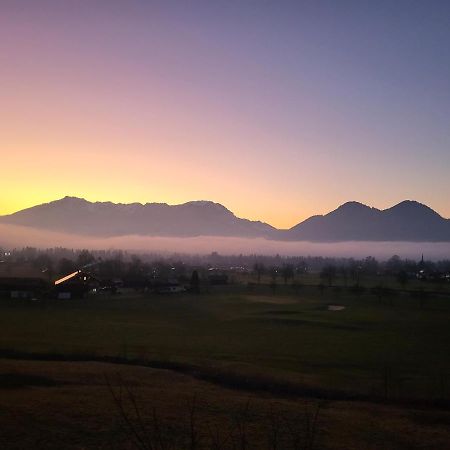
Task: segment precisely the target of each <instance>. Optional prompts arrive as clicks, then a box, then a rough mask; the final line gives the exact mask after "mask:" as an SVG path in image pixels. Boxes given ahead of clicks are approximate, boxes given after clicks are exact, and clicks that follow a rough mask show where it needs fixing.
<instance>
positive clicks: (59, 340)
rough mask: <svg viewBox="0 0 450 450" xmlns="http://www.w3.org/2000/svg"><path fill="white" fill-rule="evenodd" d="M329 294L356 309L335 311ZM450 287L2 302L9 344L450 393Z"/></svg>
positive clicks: (361, 389) (219, 291)
mask: <svg viewBox="0 0 450 450" xmlns="http://www.w3.org/2000/svg"><path fill="white" fill-rule="evenodd" d="M328 305H342V306H345V310H341V311H329V310H328ZM449 319H450V297H447V296H440V295H429V296H428V297H427V298H426V300H419V299H418V298H417V296H414V295H410V294H407V293H397V294H395V295H390V296H389V297H386V298H384V297H383V298H379V297H377V296H376V295H374V294H372V293H370V292H369V291H368V290H366V291H365V292H363V293H358V292H353V291H351V289H344V288H340V289H339V288H338V289H336V288H326V289H324V290H323V292H321V290H319V289H318V288H317V287H313V286H305V285H304V286H302V287H300V288H295V287H293V286H290V285H287V286H284V285H278V286H277V287H276V288H275V289H274V288H271V287H270V286H268V285H260V286H259V285H244V284H238V285H230V286H223V287H209V288H208V289H207V290H205V289H204V290H203V292H201V293H200V294H198V295H194V294H187V293H186V294H176V295H156V294H137V293H136V294H122V295H117V296H114V297H109V298H106V297H100V296H98V297H90V298H86V299H83V300H76V301H55V300H53V301H47V302H44V303H42V302H34V303H21V302H17V301H12V300H2V301H1V303H0V342H1V348H2V349H3V350H8V351H11V350H14V351H21V352H32V353H39V354H53V355H55V354H59V355H64V354H66V355H74V354H75V355H81V356H82V355H85V356H86V357H87V358H95V357H102V356H104V355H108V356H111V357H118V358H122V359H133V358H138V359H139V360H141V361H153V362H154V361H157V362H162V363H174V362H177V363H181V364H189V365H194V366H195V367H197V368H198V370H199V371H200V372H201V371H202V370H207V371H209V373H210V372H211V371H216V373H218V374H219V375H218V376H217V377H216V378H217V379H220V374H224V377H226V375H227V374H228V375H230V374H233V375H236V376H242V377H244V378H246V379H252V377H254V378H255V379H256V378H259V379H261V378H263V380H265V381H270V380H273V382H274V383H278V384H283V383H289V384H292V385H296V386H300V387H303V388H304V389H306V390H307V389H312V390H319V392H321V390H322V391H323V393H324V395H326V393H327V392H328V393H330V392H331V393H340V394H342V393H344V394H349V395H350V394H353V395H362V396H368V397H371V398H372V397H373V398H385V399H386V398H388V399H422V400H426V401H431V400H433V401H434V400H448V399H449V395H450V382H449V381H450V379H449V377H450V358H449V355H450V327H449V326H448V324H449Z"/></svg>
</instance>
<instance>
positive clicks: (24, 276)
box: [0, 264, 50, 299]
mask: <svg viewBox="0 0 450 450" xmlns="http://www.w3.org/2000/svg"><path fill="white" fill-rule="evenodd" d="M49 287H50V284H49V282H48V275H47V273H46V271H45V270H44V271H42V270H39V269H37V268H35V267H32V266H30V265H28V264H14V265H9V264H1V265H0V297H3V298H13V299H35V298H41V297H42V296H43V295H44V294H45V293H46V292H47V291H48V290H49Z"/></svg>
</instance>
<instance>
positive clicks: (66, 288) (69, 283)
mask: <svg viewBox="0 0 450 450" xmlns="http://www.w3.org/2000/svg"><path fill="white" fill-rule="evenodd" d="M99 286H100V282H99V280H97V279H96V278H95V277H93V276H92V275H90V274H88V273H87V272H84V271H83V270H77V271H75V272H72V273H70V274H68V275H66V276H64V277H62V278H60V279H58V280H56V281H55V283H54V291H55V293H56V297H57V298H58V299H61V300H66V299H71V298H82V297H85V296H86V295H87V294H88V293H89V292H96V291H97V289H98V288H99Z"/></svg>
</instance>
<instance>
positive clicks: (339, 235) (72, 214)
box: [0, 197, 450, 242]
mask: <svg viewBox="0 0 450 450" xmlns="http://www.w3.org/2000/svg"><path fill="white" fill-rule="evenodd" d="M0 223H7V224H14V225H21V226H26V227H32V228H38V229H45V230H51V231H61V232H66V233H71V234H78V235H88V236H98V237H111V236H125V235H143V236H177V237H192V236H233V237H246V238H249V237H250V238H256V237H261V238H266V239H277V240H292V241H316V242H339V241H416V242H449V241H450V220H449V219H445V218H443V217H442V216H440V215H439V214H438V213H437V212H435V211H433V210H432V209H431V208H429V207H428V206H426V205H423V204H421V203H418V202H416V201H411V200H406V201H403V202H401V203H399V204H397V205H395V206H393V207H391V208H388V209H385V210H380V209H377V208H371V207H369V206H366V205H363V204H362V203H358V202H347V203H344V204H343V205H341V206H339V207H338V208H337V209H336V210H334V211H332V212H330V213H328V214H325V215H317V216H312V217H310V218H309V219H306V220H305V221H303V222H300V223H299V224H297V225H295V226H294V227H292V228H290V229H288V230H280V229H276V228H274V227H272V226H271V225H269V224H267V223H264V222H259V221H251V220H247V219H242V218H239V217H236V216H235V215H234V214H233V213H232V212H231V211H230V210H228V209H227V208H225V207H224V206H223V205H221V204H219V203H214V202H211V201H192V202H187V203H184V204H181V205H167V204H165V203H146V204H141V203H131V204H121V203H119V204H115V203H111V202H95V203H92V202H89V201H87V200H84V199H82V198H77V197H64V198H62V199H60V200H55V201H53V202H50V203H45V204H42V205H37V206H33V207H31V208H27V209H24V210H21V211H18V212H16V213H13V214H9V215H4V216H0Z"/></svg>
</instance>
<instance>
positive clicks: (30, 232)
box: [0, 224, 450, 260]
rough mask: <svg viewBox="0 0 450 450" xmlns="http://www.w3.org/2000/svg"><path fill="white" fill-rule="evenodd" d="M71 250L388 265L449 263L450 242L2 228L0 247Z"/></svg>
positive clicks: (0, 226)
mask: <svg viewBox="0 0 450 450" xmlns="http://www.w3.org/2000/svg"><path fill="white" fill-rule="evenodd" d="M27 246H30V247H37V248H51V247H66V248H74V249H78V248H87V249H92V250H94V249H97V250H109V249H117V250H119V249H121V250H128V251H131V252H136V253H144V252H153V253H161V254H167V253H190V254H207V253H211V252H213V251H216V252H219V253H221V254H225V255H230V254H240V253H242V254H264V255H276V254H279V255H282V256H307V255H311V256H332V257H355V258H362V257H365V256H369V255H370V256H374V257H375V258H378V259H387V258H389V257H391V256H392V255H394V254H397V255H399V256H400V257H402V258H412V259H419V258H420V257H421V255H422V254H424V255H425V257H426V258H427V259H434V260H438V259H450V243H449V242H356V241H351V242H336V243H318V242H305V241H300V242H285V241H272V240H267V239H263V238H234V237H211V236H199V237H190V238H177V237H149V236H120V237H112V238H93V237H86V236H78V235H74V234H66V233H58V232H52V231H45V230H39V229H35V228H28V227H22V226H17V225H5V224H0V247H3V248H5V249H12V248H22V247H27Z"/></svg>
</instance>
